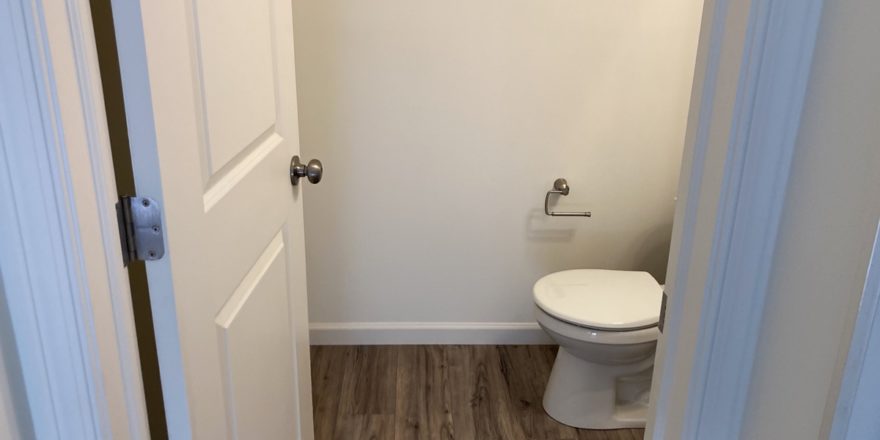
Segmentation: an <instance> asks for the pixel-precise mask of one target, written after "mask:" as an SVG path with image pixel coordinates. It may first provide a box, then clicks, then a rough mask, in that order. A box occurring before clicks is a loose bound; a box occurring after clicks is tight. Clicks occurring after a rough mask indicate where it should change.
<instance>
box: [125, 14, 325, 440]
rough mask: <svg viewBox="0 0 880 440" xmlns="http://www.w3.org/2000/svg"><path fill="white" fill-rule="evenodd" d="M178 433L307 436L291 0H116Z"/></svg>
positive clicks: (164, 367)
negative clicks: (160, 226) (157, 254)
mask: <svg viewBox="0 0 880 440" xmlns="http://www.w3.org/2000/svg"><path fill="white" fill-rule="evenodd" d="M112 7H113V15H114V24H115V27H116V34H117V40H118V41H117V43H118V50H119V58H120V69H121V75H122V83H123V90H124V99H125V108H126V117H127V120H128V129H129V137H130V143H131V149H132V162H133V169H134V174H135V183H136V187H137V190H138V195H140V196H147V197H152V198H154V199H156V200H157V201H159V203H160V205H161V206H162V208H163V210H164V224H165V231H166V256H165V257H164V258H163V259H161V260H158V261H153V262H148V263H147V273H148V281H149V287H150V297H151V301H152V309H153V319H154V326H155V332H156V344H157V350H158V355H159V364H160V373H161V379H162V389H163V394H164V399H165V409H166V417H167V420H168V429H169V434H170V435H171V437H172V438H184V437H190V436H192V437H195V438H203V439H220V438H243V439H246V438H261V439H273V438H311V436H312V422H311V413H312V410H311V389H310V383H309V352H308V327H307V325H308V322H307V321H308V320H307V305H306V290H305V289H306V282H305V261H304V246H303V225H302V208H301V199H300V194H299V188H300V187H302V184H301V185H300V186H299V187H292V186H291V185H290V182H289V177H288V166H289V161H290V158H291V156H292V155H294V154H297V153H298V151H299V145H298V133H297V113H296V92H295V81H294V58H293V31H292V18H293V17H292V13H291V6H290V3H289V2H285V1H279V0H269V1H261V2H236V1H231V0H222V1H217V0H194V1H192V2H176V1H171V0H159V1H156V0H150V1H146V0H145V1H141V2H130V1H128V2H127V1H121V0H114V1H113V3H112Z"/></svg>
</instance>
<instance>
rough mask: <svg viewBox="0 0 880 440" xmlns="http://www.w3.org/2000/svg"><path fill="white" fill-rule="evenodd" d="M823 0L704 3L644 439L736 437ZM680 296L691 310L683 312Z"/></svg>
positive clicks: (741, 418) (749, 379)
mask: <svg viewBox="0 0 880 440" xmlns="http://www.w3.org/2000/svg"><path fill="white" fill-rule="evenodd" d="M822 3H823V0H751V1H749V2H741V1H737V0H714V1H713V0H707V1H706V5H705V8H704V16H703V24H704V26H708V27H707V28H704V29H703V30H702V31H701V42H700V46H701V48H700V49H698V60H697V72H696V74H695V83H694V96H693V97H692V106H694V107H695V108H692V110H691V114H690V116H689V123H688V125H689V129H688V140H687V141H686V143H687V144H689V145H686V146H685V151H686V152H688V153H686V154H688V155H689V157H687V156H686V157H685V160H684V162H685V163H690V164H691V167H690V170H685V171H687V172H688V174H687V175H685V174H684V173H683V174H682V175H683V177H684V178H683V180H682V182H681V184H680V191H681V192H682V193H684V197H682V198H680V201H679V206H678V207H677V209H676V211H677V215H676V217H677V218H676V223H680V224H682V226H681V228H682V229H681V230H680V231H679V234H680V236H679V237H677V239H676V238H674V239H673V242H674V243H673V248H672V249H673V253H672V254H671V258H670V267H669V273H668V275H667V284H668V285H669V289H670V292H669V304H668V309H667V313H668V317H667V324H666V328H667V330H666V332H665V335H664V336H661V341H660V345H659V348H658V350H660V351H661V353H660V354H659V355H658V362H657V366H656V371H655V374H654V380H655V383H654V388H653V394H652V413H651V414H652V418H651V421H650V422H649V427H648V431H647V435H646V438H654V439H662V438H686V439H700V438H715V437H717V436H718V433H724V434H723V435H724V438H739V436H740V432H741V431H740V428H741V425H742V420H743V414H744V410H745V403H746V398H747V393H748V388H749V384H750V383H751V375H752V366H753V363H754V359H755V353H756V349H757V337H758V330H759V328H760V326H761V318H762V314H763V308H764V302H765V297H766V294H767V289H768V280H769V273H770V266H771V262H772V257H773V255H774V250H775V247H776V236H777V231H778V228H779V224H780V220H781V213H782V203H783V201H784V198H785V193H786V189H787V185H788V174H789V168H790V165H791V158H792V154H793V150H794V146H795V142H796V137H797V133H798V127H799V125H800V115H801V113H802V110H803V105H804V98H805V96H806V92H807V80H808V79H809V73H810V67H811V62H812V54H813V49H814V46H815V41H816V36H817V34H818V30H819V21H820V18H821V11H822ZM736 17H739V18H740V21H731V19H733V18H736ZM703 46H704V47H703ZM740 54H741V55H740ZM731 57H735V58H734V60H736V61H734V62H731V61H730V60H731ZM725 75H726V77H727V79H728V80H730V79H731V78H734V79H735V81H724V82H718V80H719V79H720V78H724V77H725ZM713 154H714V155H715V157H716V158H718V157H721V158H723V159H722V160H721V161H720V166H718V163H715V164H709V163H707V161H706V158H707V157H708V156H709V155H713ZM718 155H721V156H718ZM683 170H684V168H683ZM704 173H709V174H711V173H720V174H719V175H720V176H721V180H720V181H718V180H717V178H715V180H711V177H710V178H709V179H710V180H709V181H710V182H712V183H711V184H706V181H707V178H706V177H705V176H704ZM707 193H710V194H709V196H708V197H707V196H706V194H707ZM707 201H708V202H709V203H706V202H707ZM701 202H703V203H702V204H701ZM707 213H708V214H709V215H706V214H707ZM699 227H702V228H711V229H712V232H711V233H710V234H709V236H711V243H703V245H707V246H711V251H710V252H709V254H708V261H707V262H701V261H698V260H697V259H696V258H697V257H695V256H694V253H693V252H692V251H693V250H694V247H695V243H694V234H695V232H696V230H697V228H699ZM689 302H690V303H691V304H690V306H689V307H691V308H690V310H692V311H693V310H699V312H698V313H694V312H691V313H690V314H683V310H684V309H685V305H686V304H687V303H689ZM694 303H696V304H697V306H696V309H694V308H693V304H694ZM722 310H723V311H724V312H723V313H722V312H721V311H722ZM694 320H698V322H697V321H694ZM685 321H687V324H689V325H688V327H689V328H690V329H694V328H696V330H697V331H696V332H695V334H696V341H695V345H694V346H692V347H686V345H687V344H690V343H691V342H693V341H686V342H684V343H682V342H681V341H680V339H682V338H684V337H685V335H683V334H682V332H681V330H682V328H683V327H684V325H683V324H685ZM682 344H685V345H682ZM682 348H693V351H689V350H687V349H685V350H682ZM664 349H665V351H663V350H664ZM684 370H689V373H690V374H682V371H684ZM676 373H678V374H676ZM673 393H675V394H678V397H677V398H676V397H673ZM676 404H677V405H678V406H679V409H680V410H681V408H680V407H681V405H683V410H681V411H680V412H679V413H677V414H675V415H674V416H671V415H670V412H669V411H670V408H671V407H672V406H673V405H676ZM671 422H675V423H671ZM673 425H674V426H673Z"/></svg>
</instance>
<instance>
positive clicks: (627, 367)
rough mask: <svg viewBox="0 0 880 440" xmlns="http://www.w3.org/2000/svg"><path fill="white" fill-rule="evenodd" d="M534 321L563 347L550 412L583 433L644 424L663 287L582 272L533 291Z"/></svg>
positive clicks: (551, 278) (639, 275)
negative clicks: (583, 430) (584, 429)
mask: <svg viewBox="0 0 880 440" xmlns="http://www.w3.org/2000/svg"><path fill="white" fill-rule="evenodd" d="M534 296H535V306H536V307H535V317H536V319H537V321H538V324H539V325H540V326H541V328H543V329H544V331H546V332H547V333H548V334H549V335H550V337H552V338H553V340H555V341H556V342H557V343H558V344H559V352H558V353H557V355H556V361H555V362H554V364H553V371H552V372H551V374H550V380H549V381H548V383H547V389H546V390H545V391H544V410H545V411H546V412H547V414H548V415H550V417H552V418H554V419H556V420H557V421H559V422H561V423H563V424H566V425H569V426H574V427H577V428H586V429H615V428H640V427H644V426H645V421H646V416H647V408H648V397H649V392H650V389H651V374H652V372H653V366H654V351H655V348H656V345H657V337H658V336H659V334H660V333H659V331H658V330H657V321H658V319H659V314H660V302H661V299H662V296H663V289H662V287H661V286H660V284H659V283H657V281H656V280H655V279H654V278H653V277H652V276H651V275H650V274H648V273H646V272H631V271H613V270H599V269H579V270H568V271H563V272H556V273H553V274H550V275H547V276H545V277H543V278H541V279H540V280H538V282H537V283H535V288H534Z"/></svg>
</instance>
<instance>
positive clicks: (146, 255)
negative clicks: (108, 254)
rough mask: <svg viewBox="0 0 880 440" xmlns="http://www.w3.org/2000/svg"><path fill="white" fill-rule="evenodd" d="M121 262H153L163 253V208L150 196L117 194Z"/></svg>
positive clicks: (126, 263) (125, 263)
mask: <svg viewBox="0 0 880 440" xmlns="http://www.w3.org/2000/svg"><path fill="white" fill-rule="evenodd" d="M116 216H117V218H118V219H119V238H120V239H121V241H122V264H123V265H125V266H128V263H130V262H132V261H134V260H141V261H152V260H158V259H160V258H162V256H164V255H165V234H164V232H163V229H162V210H161V209H160V208H159V204H158V203H156V201H155V200H153V199H151V198H149V197H133V196H126V197H120V198H119V203H117V204H116Z"/></svg>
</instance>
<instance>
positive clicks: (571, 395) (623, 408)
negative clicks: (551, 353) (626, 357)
mask: <svg viewBox="0 0 880 440" xmlns="http://www.w3.org/2000/svg"><path fill="white" fill-rule="evenodd" d="M653 365H654V357H653V356H650V357H648V358H647V359H644V360H642V361H639V362H636V363H634V364H624V365H604V364H597V363H593V362H588V361H585V360H583V359H581V358H579V357H577V356H575V355H573V354H571V353H569V352H568V350H566V349H565V348H564V347H559V352H558V353H557V354H556V362H555V363H554V364H553V371H552V372H551V373H550V380H549V382H548V383H547V389H546V391H545V392H544V410H545V411H546V412H547V414H548V415H549V416H550V417H552V418H553V419H555V420H556V421H558V422H560V423H562V424H565V425H568V426H573V427H576V428H584V429H618V428H644V427H645V422H646V419H647V412H648V396H649V393H650V391H651V373H652V371H653Z"/></svg>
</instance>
